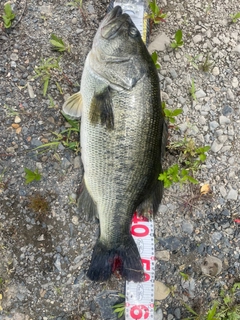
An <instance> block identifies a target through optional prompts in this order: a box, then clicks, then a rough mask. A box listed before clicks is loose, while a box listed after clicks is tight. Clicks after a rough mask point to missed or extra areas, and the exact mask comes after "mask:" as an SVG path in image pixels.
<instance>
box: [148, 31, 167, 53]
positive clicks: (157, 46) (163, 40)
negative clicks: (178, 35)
mask: <svg viewBox="0 0 240 320" xmlns="http://www.w3.org/2000/svg"><path fill="white" fill-rule="evenodd" d="M169 44H170V38H169V37H168V36H167V35H166V34H165V33H161V34H159V35H158V36H157V37H156V38H155V39H154V40H153V42H152V43H150V45H149V46H148V51H149V52H150V53H152V52H153V51H165V49H166V46H169Z"/></svg>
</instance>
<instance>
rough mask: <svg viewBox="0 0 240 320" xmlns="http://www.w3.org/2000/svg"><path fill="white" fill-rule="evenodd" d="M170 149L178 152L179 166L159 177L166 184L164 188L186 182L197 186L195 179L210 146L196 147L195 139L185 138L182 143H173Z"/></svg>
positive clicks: (174, 166) (175, 165)
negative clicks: (195, 174) (195, 173)
mask: <svg viewBox="0 0 240 320" xmlns="http://www.w3.org/2000/svg"><path fill="white" fill-rule="evenodd" d="M168 148H169V149H172V150H175V151H178V153H179V164H181V166H182V168H181V167H180V166H179V165H178V164H174V165H172V166H171V167H169V168H168V169H167V170H165V171H164V172H163V173H161V174H160V175H159V177H158V179H159V180H161V181H163V182H164V187H165V188H169V187H170V186H171V185H172V184H173V183H180V184H181V185H182V184H183V183H186V182H191V183H193V184H197V183H198V181H197V180H196V179H195V178H194V177H193V175H194V172H196V171H197V170H198V169H199V167H200V165H201V164H202V163H203V162H204V161H205V160H206V157H207V155H206V154H205V153H206V152H207V151H209V149H210V146H203V147H198V148H197V147H196V146H195V142H194V140H193V139H191V138H190V139H189V138H184V139H183V140H181V141H178V142H175V143H172V144H170V145H169V146H168Z"/></svg>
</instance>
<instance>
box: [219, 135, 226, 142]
mask: <svg viewBox="0 0 240 320" xmlns="http://www.w3.org/2000/svg"><path fill="white" fill-rule="evenodd" d="M227 139H228V136H227V135H222V136H219V137H218V141H219V142H221V143H224V142H226V141H227Z"/></svg>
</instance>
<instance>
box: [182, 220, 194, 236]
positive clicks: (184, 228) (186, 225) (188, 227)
mask: <svg viewBox="0 0 240 320" xmlns="http://www.w3.org/2000/svg"><path fill="white" fill-rule="evenodd" d="M182 231H183V232H186V233H188V234H192V233H193V225H192V224H191V223H190V222H189V221H183V223H182Z"/></svg>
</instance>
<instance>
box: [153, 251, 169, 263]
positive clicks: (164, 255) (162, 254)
mask: <svg viewBox="0 0 240 320" xmlns="http://www.w3.org/2000/svg"><path fill="white" fill-rule="evenodd" d="M156 258H157V259H158V260H163V261H169V260H170V252H169V250H161V251H156Z"/></svg>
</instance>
